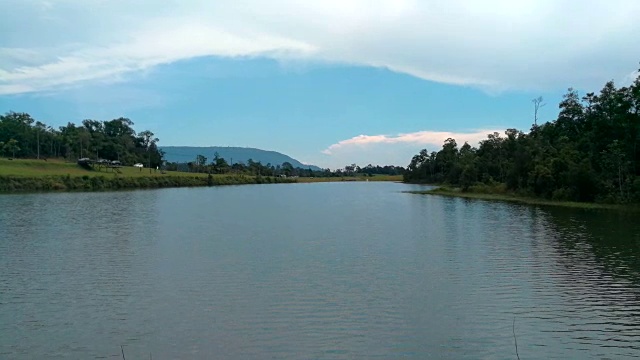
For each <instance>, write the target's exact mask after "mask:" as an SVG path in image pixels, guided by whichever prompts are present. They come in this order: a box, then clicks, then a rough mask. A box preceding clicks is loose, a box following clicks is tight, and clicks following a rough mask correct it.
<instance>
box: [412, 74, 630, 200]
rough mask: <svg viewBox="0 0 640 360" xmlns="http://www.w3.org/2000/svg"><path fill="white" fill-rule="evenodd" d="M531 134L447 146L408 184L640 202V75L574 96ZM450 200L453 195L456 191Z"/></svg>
mask: <svg viewBox="0 0 640 360" xmlns="http://www.w3.org/2000/svg"><path fill="white" fill-rule="evenodd" d="M533 104H534V124H533V126H532V127H531V130H530V131H529V132H528V133H525V132H523V131H520V130H516V129H507V130H506V131H505V133H504V135H501V134H499V133H493V134H489V135H488V137H487V139H485V140H483V141H481V142H480V144H479V146H478V147H472V146H471V145H469V144H468V143H465V144H463V145H462V146H461V147H459V146H458V144H457V143H456V141H455V139H451V138H449V139H447V140H446V141H445V142H444V145H443V146H442V149H441V150H440V151H437V152H436V151H433V152H431V153H429V152H428V151H427V150H426V149H424V150H422V151H420V153H419V154H417V155H415V156H414V157H413V159H412V160H411V163H410V164H409V166H408V169H407V171H406V173H405V175H404V181H406V182H414V183H432V184H448V185H450V186H452V187H456V188H459V189H460V194H463V193H482V194H485V196H484V197H485V198H486V194H495V195H496V196H498V195H499V196H503V197H504V196H508V197H514V196H519V197H522V198H536V199H543V200H554V201H570V202H597V203H609V204H628V203H640V76H638V78H637V79H636V80H635V81H634V82H633V83H632V84H631V85H630V86H628V87H621V88H617V87H616V86H615V85H614V83H613V82H608V83H607V84H606V85H605V86H604V87H603V89H602V90H601V91H600V92H599V93H598V94H596V93H587V94H585V95H583V96H581V95H580V94H578V92H577V91H575V90H573V89H569V91H568V92H567V94H566V95H564V98H563V100H562V102H560V104H559V108H560V113H559V115H558V118H557V119H556V120H554V121H551V122H547V123H544V124H538V123H537V120H538V119H537V113H538V110H539V109H540V107H541V106H543V105H544V104H543V103H542V99H541V98H538V99H534V100H533ZM449 193H451V192H450V191H449Z"/></svg>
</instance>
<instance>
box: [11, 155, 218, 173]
mask: <svg viewBox="0 0 640 360" xmlns="http://www.w3.org/2000/svg"><path fill="white" fill-rule="evenodd" d="M120 172H121V174H119V176H123V177H149V176H164V175H163V174H162V173H160V171H155V170H154V169H152V170H151V173H149V169H148V168H143V169H142V171H141V170H140V169H139V168H134V167H133V166H123V167H121V168H120ZM0 175H4V176H29V177H32V176H36V177H37V176H52V175H64V176H66V175H69V176H72V177H73V176H115V173H114V171H113V170H112V169H101V170H97V169H96V170H86V169H84V168H82V167H80V166H78V165H77V164H76V163H75V162H65V161H63V160H58V159H49V160H47V161H44V160H34V159H14V160H8V159H0ZM166 175H171V176H189V177H193V176H202V177H206V176H207V174H194V173H188V172H178V171H168V172H167V173H166Z"/></svg>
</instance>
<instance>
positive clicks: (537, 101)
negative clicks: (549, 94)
mask: <svg viewBox="0 0 640 360" xmlns="http://www.w3.org/2000/svg"><path fill="white" fill-rule="evenodd" d="M542 100H543V99H542V96H538V97H537V98H535V99H533V100H531V102H532V103H533V124H534V126H536V127H537V126H538V111H539V110H540V108H541V107H543V106H545V105H547V104H543V103H542Z"/></svg>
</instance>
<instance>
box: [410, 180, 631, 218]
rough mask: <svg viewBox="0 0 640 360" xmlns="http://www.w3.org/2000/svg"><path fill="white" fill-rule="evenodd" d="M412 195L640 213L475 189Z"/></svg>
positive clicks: (626, 208)
mask: <svg viewBox="0 0 640 360" xmlns="http://www.w3.org/2000/svg"><path fill="white" fill-rule="evenodd" d="M407 192H408V193H412V194H423V195H440V196H450V197H460V198H465V199H476V200H489V201H506V202H513V203H521V204H528V205H543V206H561V207H569V208H578V209H594V210H595V209H607V210H622V211H633V212H637V211H640V206H637V205H635V204H606V203H594V202H578V201H559V200H550V199H544V198H540V197H530V196H523V195H516V194H514V193H511V192H503V193H500V192H493V191H492V192H483V189H482V188H479V189H475V188H470V189H469V190H467V191H462V189H461V188H454V187H449V186H438V187H436V188H433V189H430V190H418V191H407Z"/></svg>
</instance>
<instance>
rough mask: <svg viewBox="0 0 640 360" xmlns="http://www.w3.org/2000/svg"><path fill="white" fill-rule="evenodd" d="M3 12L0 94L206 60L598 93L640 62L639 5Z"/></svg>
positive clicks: (168, 5)
mask: <svg viewBox="0 0 640 360" xmlns="http://www.w3.org/2000/svg"><path fill="white" fill-rule="evenodd" d="M34 5H36V6H34ZM0 11H1V12H2V13H5V14H14V16H11V17H7V18H6V19H4V21H3V24H0V34H2V35H0V54H1V55H2V56H0V94H13V93H21V92H35V91H42V90H50V89H57V88H60V87H68V86H77V85H79V84H80V85H81V84H83V83H84V82H87V81H96V80H100V81H104V80H105V79H107V80H109V81H113V80H114V79H115V80H120V79H126V78H127V74H129V73H131V72H135V71H141V70H144V69H148V68H152V67H154V66H156V65H159V64H166V63H171V62H175V61H180V60H184V59H189V58H193V57H199V56H225V57H237V56H249V57H254V56H259V57H267V58H272V59H277V60H283V61H284V60H288V59H295V60H303V61H304V60H310V61H312V62H318V61H320V62H330V63H339V64H351V65H362V66H374V67H384V68H388V69H391V70H393V71H397V72H402V73H406V74H410V75H413V76H416V77H419V78H422V79H426V80H431V81H438V82H443V83H449V84H457V85H464V86H473V87H477V88H481V89H484V90H487V91H503V90H510V89H517V90H521V89H525V90H531V89H549V88H553V89H558V88H562V89H564V88H566V87H569V86H574V87H577V88H587V89H589V90H592V89H593V88H594V87H599V86H601V85H602V83H603V82H604V81H607V80H609V79H611V78H614V79H619V80H626V76H627V75H628V74H629V71H630V70H632V69H633V68H634V67H635V66H636V64H637V61H638V60H639V59H640V47H638V46H636V45H637V44H636V39H637V38H639V37H640V23H639V22H638V21H637V19H636V16H637V14H638V13H640V2H638V1H635V0H609V1H596V0H588V1H585V3H584V4H582V5H581V6H576V3H575V1H569V0H565V1H559V0H522V1H517V2H516V1H511V0H487V1H482V2H478V1H463V0H451V1H446V2H443V1H439V0H380V1H377V2H375V3H372V2H370V1H365V0H323V1H306V0H305V1H302V0H271V1H268V2H267V1H262V0H253V1H232V0H220V1H216V2H202V1H196V0H191V1H189V0H185V1H180V2H179V4H178V3H175V2H157V1H155V0H138V1H127V2H124V1H104V0H59V1H56V2H52V1H36V0H21V1H16V0H8V1H4V2H2V3H1V4H0ZM25 18H28V19H29V21H23V20H22V19H25ZM6 54H12V55H10V56H5V55H6Z"/></svg>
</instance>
